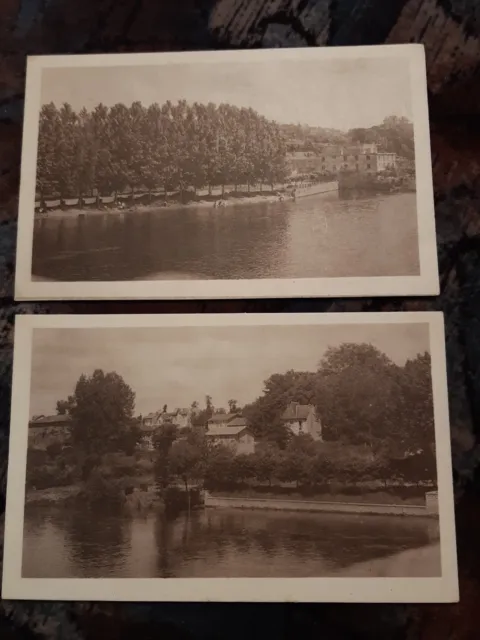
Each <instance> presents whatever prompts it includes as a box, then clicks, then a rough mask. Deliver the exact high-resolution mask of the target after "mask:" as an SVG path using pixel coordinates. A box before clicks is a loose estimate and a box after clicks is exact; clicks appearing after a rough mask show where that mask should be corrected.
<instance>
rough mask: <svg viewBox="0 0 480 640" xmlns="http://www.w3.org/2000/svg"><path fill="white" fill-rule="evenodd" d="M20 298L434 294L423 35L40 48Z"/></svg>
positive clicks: (32, 62)
mask: <svg viewBox="0 0 480 640" xmlns="http://www.w3.org/2000/svg"><path fill="white" fill-rule="evenodd" d="M18 243H19V251H18V256H19V261H18V265H17V278H16V297H17V299H32V298H34V299H45V298H48V299H64V298H65V299H69V298H70V299H72V298H78V297H82V298H88V299H95V298H125V297H128V298H156V299H160V298H164V299H175V298H236V297H237V298H238V297H253V298H257V297H272V296H273V297H279V296H280V297H286V296H317V297H318V296H331V295H333V296H338V295H345V296H351V295H355V296H357V295H362V294H365V295H400V294H412V295H426V294H435V293H437V292H438V268H437V256H436V247H435V225H434V211H433V187H432V175H431V158H430V139H429V125H428V106H427V90H426V74H425V59H424V51H423V47H422V46H419V45H390V46H383V47H335V48H332V49H328V48H308V49H284V50H281V49H273V50H268V49H267V50H258V51H253V50H252V51H221V52H194V53H159V54H111V55H82V56H41V57H34V58H30V59H29V61H28V69H27V86H26V107H25V120H24V136H23V152H22V175H21V193H20V205H19V239H18Z"/></svg>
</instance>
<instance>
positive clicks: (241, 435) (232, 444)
mask: <svg viewBox="0 0 480 640" xmlns="http://www.w3.org/2000/svg"><path fill="white" fill-rule="evenodd" d="M205 437H206V438H207V439H208V440H210V442H212V443H213V444H215V445H221V446H224V447H228V448H229V449H230V450H231V451H233V453H234V454H235V455H238V454H240V453H244V454H250V453H254V452H255V437H254V436H253V434H252V432H251V431H250V429H249V428H248V427H247V426H245V425H243V426H242V425H239V426H237V427H232V426H218V425H211V426H209V427H208V431H207V432H206V434H205Z"/></svg>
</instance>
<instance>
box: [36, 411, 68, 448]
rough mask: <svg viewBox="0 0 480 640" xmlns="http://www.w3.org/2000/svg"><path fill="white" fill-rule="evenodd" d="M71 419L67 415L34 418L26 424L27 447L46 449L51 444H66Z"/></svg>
mask: <svg viewBox="0 0 480 640" xmlns="http://www.w3.org/2000/svg"><path fill="white" fill-rule="evenodd" d="M70 427H71V418H70V416H69V415H67V414H65V415H55V416H35V417H33V418H32V419H31V420H30V421H29V423H28V446H29V447H30V448H35V449H46V448H47V447H48V446H49V445H51V444H62V445H66V444H68V442H69V440H70V433H71V432H70Z"/></svg>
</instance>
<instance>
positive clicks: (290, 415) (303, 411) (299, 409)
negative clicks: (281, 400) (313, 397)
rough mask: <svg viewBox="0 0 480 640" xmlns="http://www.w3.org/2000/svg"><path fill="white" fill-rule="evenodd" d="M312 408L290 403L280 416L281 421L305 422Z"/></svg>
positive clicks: (306, 405)
mask: <svg viewBox="0 0 480 640" xmlns="http://www.w3.org/2000/svg"><path fill="white" fill-rule="evenodd" d="M312 409H313V406H312V405H311V404H298V402H291V403H290V404H289V405H288V407H287V408H286V409H285V411H284V412H283V414H282V420H306V419H307V418H308V415H309V413H310V411H312Z"/></svg>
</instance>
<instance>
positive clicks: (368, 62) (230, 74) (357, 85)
mask: <svg viewBox="0 0 480 640" xmlns="http://www.w3.org/2000/svg"><path fill="white" fill-rule="evenodd" d="M408 64H409V63H408V60H407V59H405V58H404V59H400V58H399V59H396V58H387V59H374V58H357V59H355V60H328V61H325V62H318V61H310V60H309V61H285V60H282V61H281V63H278V62H274V61H273V62H272V61H267V62H261V63H259V62H255V63H252V62H243V63H235V64H232V63H223V62H216V63H211V62H210V63H204V62H202V63H195V62H193V63H192V62H190V63H189V64H183V63H176V64H174V65H155V66H153V65H150V66H124V67H120V66H118V67H112V66H109V67H103V68H102V67H88V68H85V67H82V68H80V67H74V68H46V69H43V71H42V86H41V102H42V104H46V103H48V102H51V101H53V102H54V103H55V104H56V105H57V106H60V105H61V104H63V103H64V102H69V103H70V104H71V105H72V107H73V108H74V109H75V110H80V109H81V108H82V107H86V108H87V109H88V110H91V109H93V108H94V107H95V106H96V105H97V104H99V103H100V102H102V103H103V104H105V105H108V106H111V105H113V104H115V103H117V102H123V103H125V104H128V105H129V104H131V103H132V102H134V101H136V100H139V101H140V102H142V103H143V104H144V105H149V104H152V103H154V102H158V103H159V104H162V103H164V102H165V101H166V100H171V101H172V102H177V101H178V100H180V99H185V100H187V102H189V103H191V102H194V101H197V102H201V103H208V102H213V103H216V104H218V103H221V102H228V103H230V104H234V105H236V106H243V107H252V108H253V109H255V110H256V111H258V112H259V113H261V114H262V115H264V116H266V117H267V118H269V119H273V120H276V121H277V122H281V123H301V124H308V125H312V126H320V127H325V128H335V129H343V130H346V129H350V128H354V127H371V126H373V125H377V124H380V123H381V122H382V121H383V119H384V118H385V116H388V115H397V116H405V117H407V118H409V119H411V118H412V114H411V90H410V76H409V70H408Z"/></svg>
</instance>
